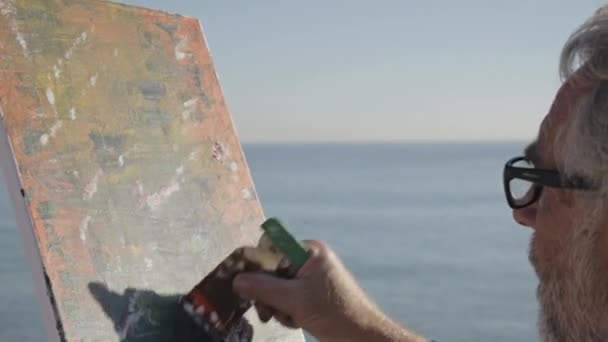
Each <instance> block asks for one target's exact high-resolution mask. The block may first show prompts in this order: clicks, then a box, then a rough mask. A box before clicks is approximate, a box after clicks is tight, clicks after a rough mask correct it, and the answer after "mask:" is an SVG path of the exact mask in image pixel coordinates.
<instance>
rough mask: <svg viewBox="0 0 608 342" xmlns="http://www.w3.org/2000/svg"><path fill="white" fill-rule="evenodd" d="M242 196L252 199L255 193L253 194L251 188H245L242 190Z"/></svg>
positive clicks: (245, 198)
mask: <svg viewBox="0 0 608 342" xmlns="http://www.w3.org/2000/svg"><path fill="white" fill-rule="evenodd" d="M241 197H242V198H243V199H244V200H249V199H252V198H253V195H252V194H251V190H249V189H243V190H241Z"/></svg>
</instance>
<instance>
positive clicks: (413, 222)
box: [0, 142, 538, 342]
mask: <svg viewBox="0 0 608 342" xmlns="http://www.w3.org/2000/svg"><path fill="white" fill-rule="evenodd" d="M524 147H525V142H512V143H496V142H475V143H372V144H363V143H352V144H346V143H344V144H320V143H319V144H246V145H245V146H244V150H245V155H246V158H247V161H248V163H249V166H250V169H251V173H252V175H253V179H254V181H255V184H256V189H257V192H258V196H259V198H260V200H261V202H262V205H263V207H264V210H265V213H266V215H267V216H276V217H279V218H281V219H282V220H283V221H284V222H285V223H286V224H287V225H288V226H289V229H290V230H291V231H292V232H293V233H294V235H296V236H297V237H298V238H300V239H319V240H325V241H327V242H328V243H329V244H330V246H332V248H333V249H334V250H335V251H336V252H337V254H338V255H339V256H340V257H341V258H342V260H343V261H344V263H345V264H346V265H347V267H348V268H349V269H350V270H351V271H352V273H353V274H354V275H355V277H356V278H357V279H358V281H359V283H360V285H361V286H362V287H363V288H364V289H365V290H366V291H367V292H368V293H369V295H370V296H371V297H372V298H373V299H374V300H375V301H376V302H377V303H378V305H379V306H380V307H381V308H382V309H383V310H384V311H385V312H386V313H387V314H388V315H390V316H391V317H392V318H393V319H395V320H396V321H398V322H400V323H402V324H403V325H405V326H407V327H408V328H410V329H411V330H414V331H416V332H417V333H419V334H421V335H424V336H426V337H428V338H429V339H434V340H436V341H439V342H448V341H453V342H459V341H462V342H474V341H492V342H503V341H504V342H507V341H508V342H517V341H533V340H537V339H538V335H537V332H536V320H537V315H538V305H537V302H536V298H535V291H536V286H537V279H536V277H535V274H534V271H533V269H532V268H531V266H530V264H529V262H528V257H527V253H528V245H529V239H530V235H531V231H530V230H529V229H528V228H525V227H520V226H518V225H517V224H516V223H515V222H514V221H513V219H512V216H511V211H510V209H509V207H508V206H507V203H506V201H505V198H504V194H503V183H502V170H503V166H504V163H505V161H506V160H507V159H509V158H510V157H513V156H516V155H518V154H520V153H521V152H522V149H523V148H524ZM34 297H35V296H34V287H33V285H32V282H31V276H30V273H29V270H28V268H27V265H26V261H25V255H24V251H23V244H22V241H21V236H20V235H19V234H18V232H17V227H16V224H15V217H14V214H13V212H12V207H11V205H10V203H9V200H8V195H7V194H6V189H5V187H4V183H0V341H2V342H4V341H23V342H28V341H44V335H43V333H42V323H41V319H40V312H39V309H38V306H37V303H36V302H35V298H34ZM311 340H312V339H311Z"/></svg>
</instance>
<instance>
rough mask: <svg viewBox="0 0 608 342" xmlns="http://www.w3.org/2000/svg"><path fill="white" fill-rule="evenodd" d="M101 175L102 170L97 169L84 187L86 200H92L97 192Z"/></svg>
mask: <svg viewBox="0 0 608 342" xmlns="http://www.w3.org/2000/svg"><path fill="white" fill-rule="evenodd" d="M99 176H101V171H97V173H96V174H95V176H93V179H91V181H90V182H89V184H87V185H86V186H85V187H84V195H83V196H82V197H83V199H84V200H86V201H88V200H90V199H91V198H93V196H95V194H96V193H97V182H98V181H99Z"/></svg>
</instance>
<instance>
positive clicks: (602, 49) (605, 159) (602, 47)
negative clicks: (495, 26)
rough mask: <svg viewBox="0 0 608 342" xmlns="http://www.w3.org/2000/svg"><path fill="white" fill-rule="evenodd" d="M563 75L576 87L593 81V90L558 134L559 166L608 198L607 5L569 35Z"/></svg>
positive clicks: (561, 64)
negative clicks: (586, 180) (595, 186)
mask: <svg viewBox="0 0 608 342" xmlns="http://www.w3.org/2000/svg"><path fill="white" fill-rule="evenodd" d="M560 74H561V77H562V80H564V81H566V80H569V82H573V83H574V86H576V83H577V82H578V80H581V82H585V83H586V82H592V83H589V84H590V85H592V88H591V92H590V93H589V94H588V95H586V96H585V97H584V98H583V99H581V101H580V102H579V103H578V104H577V106H576V108H577V109H576V110H577V111H578V113H576V115H575V116H574V121H573V124H572V125H569V127H564V129H563V130H562V131H561V132H559V133H558V135H557V139H558V141H556V142H555V143H556V146H557V148H556V149H555V150H556V153H558V154H559V156H560V157H561V158H558V160H560V159H561V163H560V164H561V165H560V166H559V167H560V168H561V169H562V171H563V172H565V173H566V174H578V175H582V176H586V177H589V178H591V179H593V180H594V181H596V182H598V183H599V184H598V185H599V186H600V193H601V195H604V196H602V197H608V5H606V6H603V7H601V8H600V9H598V10H597V11H596V12H595V14H594V15H593V16H592V17H591V18H590V19H589V20H587V21H586V22H585V23H584V24H583V25H582V26H581V27H579V28H578V29H577V30H576V31H574V33H573V34H572V35H571V36H570V38H569V39H568V41H567V42H566V44H565V46H564V48H563V50H562V56H561V61H560Z"/></svg>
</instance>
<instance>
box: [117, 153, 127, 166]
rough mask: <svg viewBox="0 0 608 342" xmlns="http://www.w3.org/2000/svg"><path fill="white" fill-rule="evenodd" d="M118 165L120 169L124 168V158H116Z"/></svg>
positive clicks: (122, 156) (121, 156)
mask: <svg viewBox="0 0 608 342" xmlns="http://www.w3.org/2000/svg"><path fill="white" fill-rule="evenodd" d="M118 165H120V167H123V166H125V156H124V155H122V154H121V155H120V156H118Z"/></svg>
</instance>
